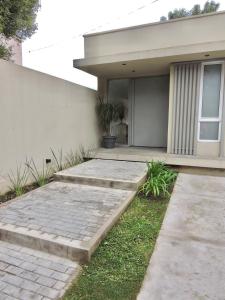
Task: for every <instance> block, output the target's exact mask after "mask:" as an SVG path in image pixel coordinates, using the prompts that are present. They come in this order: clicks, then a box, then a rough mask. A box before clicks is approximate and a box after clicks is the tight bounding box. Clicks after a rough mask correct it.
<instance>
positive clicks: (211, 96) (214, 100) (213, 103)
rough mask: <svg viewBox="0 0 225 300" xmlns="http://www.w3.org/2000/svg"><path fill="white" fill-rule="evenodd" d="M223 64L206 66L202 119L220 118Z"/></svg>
mask: <svg viewBox="0 0 225 300" xmlns="http://www.w3.org/2000/svg"><path fill="white" fill-rule="evenodd" d="M221 68H222V65H221V64H217V65H206V66H204V77H203V95H202V117H203V118H217V117H219V105H220V88H221Z"/></svg>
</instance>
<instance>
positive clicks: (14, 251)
mask: <svg viewBox="0 0 225 300" xmlns="http://www.w3.org/2000/svg"><path fill="white" fill-rule="evenodd" d="M79 271H80V267H79V265H78V264H77V263H76V262H72V261H70V260H68V259H64V258H60V257H57V256H54V255H49V254H46V253H43V252H40V251H36V250H32V249H28V248H24V247H21V246H18V245H14V244H9V243H6V242H3V241H0V299H1V300H3V299H4V300H5V299H20V300H27V299H34V300H36V299H37V300H47V299H56V298H58V297H60V296H61V295H62V294H63V293H64V292H65V289H66V287H67V286H68V284H69V283H70V281H71V279H72V278H73V277H74V276H76V275H77V274H78V273H79Z"/></svg>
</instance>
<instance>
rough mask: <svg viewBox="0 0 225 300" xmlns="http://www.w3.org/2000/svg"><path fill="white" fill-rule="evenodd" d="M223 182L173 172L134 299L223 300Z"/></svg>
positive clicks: (224, 225) (224, 218) (224, 245)
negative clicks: (170, 191) (169, 193)
mask: <svg viewBox="0 0 225 300" xmlns="http://www.w3.org/2000/svg"><path fill="white" fill-rule="evenodd" d="M224 199H225V178H224V177H216V176H213V177H212V176H202V175H201V176H199V175H190V174H179V176H178V179H177V182H176V185H175V189H174V192H173V194H172V197H171V200H170V203H169V207H168V209H167V213H166V216H165V219H164V222H163V226H162V229H161V231H160V235H159V237H158V239H157V243H156V247H155V250H154V253H153V255H152V258H151V260H150V264H149V268H148V271H147V274H146V277H145V280H144V283H143V286H142V289H141V291H140V294H139V296H138V300H170V299H178V300H179V299H182V300H190V299H192V300H199V299H204V300H206V299H207V300H208V299H210V300H224V299H225V296H224V295H225V284H224V282H225V252H224V249H225V201H224Z"/></svg>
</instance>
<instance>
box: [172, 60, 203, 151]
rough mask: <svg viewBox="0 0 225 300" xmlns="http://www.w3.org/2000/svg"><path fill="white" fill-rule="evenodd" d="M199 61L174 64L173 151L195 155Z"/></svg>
mask: <svg viewBox="0 0 225 300" xmlns="http://www.w3.org/2000/svg"><path fill="white" fill-rule="evenodd" d="M199 75H200V64H199V63H185V64H177V65H175V66H174V87H173V93H174V94H173V117H172V120H173V121H172V124H173V125H172V149H171V150H172V153H174V154H182V155H194V149H195V141H196V125H197V106H198V97H199Z"/></svg>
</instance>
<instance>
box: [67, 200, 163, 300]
mask: <svg viewBox="0 0 225 300" xmlns="http://www.w3.org/2000/svg"><path fill="white" fill-rule="evenodd" d="M167 204H168V199H164V200H154V201H149V200H146V199H145V198H140V197H136V198H135V199H134V201H133V202H132V204H131V205H130V206H129V208H128V210H127V211H126V212H125V213H124V214H123V216H122V217H121V219H120V221H119V223H118V224H117V225H116V226H114V227H113V229H112V230H111V231H110V232H109V233H108V235H107V237H106V239H105V240H104V241H103V242H102V243H101V245H100V246H99V247H98V249H97V250H96V252H95V254H94V255H93V256H92V259H91V262H90V263H89V264H88V265H87V266H84V270H83V273H82V275H81V276H80V277H79V279H78V281H77V282H75V283H74V284H73V285H72V286H71V288H70V289H69V290H68V292H67V293H66V295H65V296H64V298H63V299H64V300H75V299H85V300H107V299H110V300H111V299H112V300H114V299H115V300H125V299H127V300H128V299H129V300H131V299H136V296H137V293H138V292H139V290H140V287H141V284H142V281H143V279H144V276H145V272H146V269H147V266H148V263H149V259H150V257H151V254H152V252H153V250H154V246H155V242H156V239H157V236H158V233H159V230H160V227H161V224H162V221H163V218H164V214H165V211H166V208H167Z"/></svg>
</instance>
